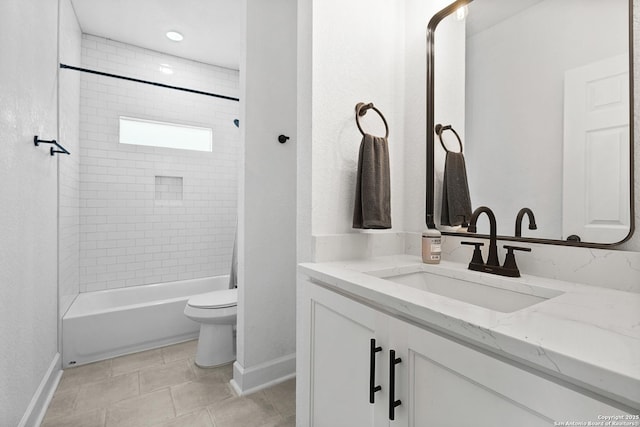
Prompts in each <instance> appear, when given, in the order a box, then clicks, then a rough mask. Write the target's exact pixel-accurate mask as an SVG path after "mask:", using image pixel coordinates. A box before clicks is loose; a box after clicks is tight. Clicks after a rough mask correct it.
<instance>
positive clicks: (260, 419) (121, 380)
mask: <svg viewBox="0 0 640 427" xmlns="http://www.w3.org/2000/svg"><path fill="white" fill-rule="evenodd" d="M196 343H197V341H188V342H186V343H182V344H176V345H172V346H168V347H163V348H160V349H156V350H149V351H144V352H141V353H135V354H131V355H127V356H122V357H117V358H114V359H109V360H105V361H102V362H96V363H92V364H89V365H84V366H79V367H77V368H71V369H67V370H65V371H64V373H63V375H62V379H61V381H60V384H59V385H58V389H57V390H56V392H55V394H54V396H53V399H52V401H51V404H50V405H49V409H48V410H47V413H46V415H45V418H44V421H43V423H42V425H41V427H63V426H64V427H76V426H77V427H115V426H117V427H129V426H130V427H143V426H149V427H294V426H295V380H290V381H287V382H284V383H282V384H278V385H275V386H273V387H271V388H268V389H265V390H263V391H259V392H257V393H254V394H251V395H249V396H245V397H237V396H236V395H235V393H234V392H233V391H232V389H231V385H230V384H229V381H230V380H231V377H232V365H227V366H223V367H220V368H213V369H201V368H198V367H197V366H196V365H195V364H194V357H195V351H196Z"/></svg>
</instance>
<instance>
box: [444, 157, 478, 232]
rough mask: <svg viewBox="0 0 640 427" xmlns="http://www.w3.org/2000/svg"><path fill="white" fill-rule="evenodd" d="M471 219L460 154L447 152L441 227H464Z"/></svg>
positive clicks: (462, 161)
mask: <svg viewBox="0 0 640 427" xmlns="http://www.w3.org/2000/svg"><path fill="white" fill-rule="evenodd" d="M470 219H471V197H469V185H468V183H467V169H466V167H465V163H464V155H463V154H462V153H453V152H451V151H448V152H447V157H446V158H445V161H444V179H443V181H442V215H441V217H440V222H441V224H442V225H451V226H454V225H466V224H468V222H469V220H470Z"/></svg>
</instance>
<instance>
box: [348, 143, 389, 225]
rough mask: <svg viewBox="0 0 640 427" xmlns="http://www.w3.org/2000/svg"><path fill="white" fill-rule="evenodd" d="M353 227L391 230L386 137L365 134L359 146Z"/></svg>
mask: <svg viewBox="0 0 640 427" xmlns="http://www.w3.org/2000/svg"><path fill="white" fill-rule="evenodd" d="M353 228H377V229H383V228H391V179H390V172H389V145H388V143H387V138H384V137H378V136H372V135H369V134H365V135H364V136H363V137H362V142H361V143H360V153H359V155H358V172H357V182H356V202H355V206H354V209H353Z"/></svg>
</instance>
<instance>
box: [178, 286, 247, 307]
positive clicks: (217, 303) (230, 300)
mask: <svg viewBox="0 0 640 427" xmlns="http://www.w3.org/2000/svg"><path fill="white" fill-rule="evenodd" d="M187 304H189V305H190V306H191V307H195V308H224V307H233V306H235V305H237V304H238V289H237V288H234V289H224V290H221V291H213V292H207V293H206V294H199V295H193V296H192V297H191V298H189V302H188V303H187Z"/></svg>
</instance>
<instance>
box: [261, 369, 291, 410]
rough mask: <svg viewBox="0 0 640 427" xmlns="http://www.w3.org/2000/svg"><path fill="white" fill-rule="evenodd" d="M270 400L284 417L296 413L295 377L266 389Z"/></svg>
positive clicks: (265, 391)
mask: <svg viewBox="0 0 640 427" xmlns="http://www.w3.org/2000/svg"><path fill="white" fill-rule="evenodd" d="M264 393H265V395H266V397H267V399H269V401H270V402H271V403H272V404H273V406H274V407H275V408H276V410H277V411H278V413H279V414H280V415H282V416H283V417H285V418H286V417H288V416H290V415H295V413H296V380H295V378H293V379H290V380H288V381H285V382H283V383H280V384H276V385H274V386H272V387H269V388H268V389H265V390H264Z"/></svg>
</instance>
